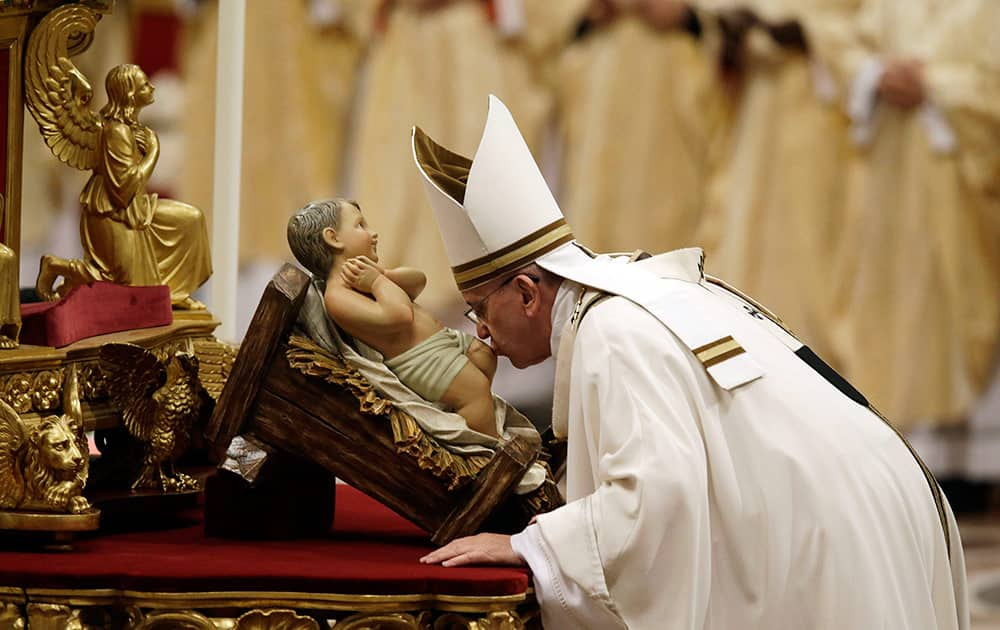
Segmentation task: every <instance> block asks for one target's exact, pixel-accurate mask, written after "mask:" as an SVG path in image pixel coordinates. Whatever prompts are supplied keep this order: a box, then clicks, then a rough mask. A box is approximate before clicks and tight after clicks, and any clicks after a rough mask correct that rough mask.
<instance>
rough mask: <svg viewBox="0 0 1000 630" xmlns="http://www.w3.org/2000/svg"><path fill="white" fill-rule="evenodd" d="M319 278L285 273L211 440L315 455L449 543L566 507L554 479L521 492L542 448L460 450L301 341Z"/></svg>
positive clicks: (516, 526) (239, 364) (262, 308)
mask: <svg viewBox="0 0 1000 630" xmlns="http://www.w3.org/2000/svg"><path fill="white" fill-rule="evenodd" d="M309 282H310V279H309V276H308V275H306V274H305V273H304V272H303V271H301V270H299V269H298V268H297V267H295V266H293V265H285V266H284V267H283V268H282V269H281V270H280V271H279V272H278V273H277V274H276V275H275V276H274V278H273V279H272V280H271V282H270V283H269V284H268V286H267V288H266V289H265V291H264V294H263V296H262V298H261V300H260V304H259V305H258V307H257V311H256V313H255V314H254V317H253V319H252V321H251V323H250V328H249V330H248V332H247V335H246V337H245V338H244V342H243V344H242V346H241V348H240V352H239V355H238V356H237V358H236V362H235V364H234V365H233V369H232V372H231V374H230V378H229V380H228V381H227V384H226V387H225V389H224V390H223V392H222V396H221V398H220V399H219V403H218V405H217V406H216V409H215V413H214V415H213V416H212V419H211V420H210V422H209V424H208V428H207V430H206V437H207V438H208V440H209V441H210V442H211V443H212V444H214V445H215V448H216V449H217V450H218V451H222V450H224V449H225V448H226V447H227V446H228V444H229V442H230V441H231V440H232V438H233V437H234V436H236V435H241V434H242V435H249V436H251V437H253V438H256V439H258V440H260V441H262V442H264V443H265V444H267V445H269V446H272V447H275V448H277V449H279V450H281V451H284V452H286V453H289V454H293V455H297V456H299V457H304V458H306V459H308V460H311V461H313V462H314V463H316V464H318V465H320V466H322V467H323V468H325V469H326V470H328V471H330V472H331V473H333V474H334V475H336V476H337V477H339V478H340V479H343V480H344V481H346V482H348V483H350V484H351V485H353V486H354V487H356V488H358V489H360V490H362V491H363V492H365V493H366V494H368V495H370V496H372V497H374V498H376V499H378V500H379V501H380V502H382V503H384V504H385V505H387V506H389V507H390V508H392V509H393V510H395V511H396V512H397V513H399V514H401V515H402V516H404V517H406V518H407V519H409V520H411V521H412V522H414V523H416V524H417V525H419V526H420V527H422V528H423V529H425V530H426V531H428V532H430V533H431V534H432V537H431V540H432V541H433V542H435V543H437V544H443V543H445V542H447V541H449V540H451V539H453V538H456V537H458V536H463V535H468V534H471V533H474V532H477V531H481V530H484V529H488V530H490V531H500V532H514V531H519V530H520V529H521V528H523V527H524V526H525V525H526V524H527V523H528V521H529V520H530V518H531V517H532V516H533V515H535V514H537V513H540V512H545V511H548V510H551V509H553V508H555V507H557V506H558V505H560V504H561V498H560V497H559V493H558V491H557V490H556V488H555V485H554V484H553V483H552V482H551V480H549V479H547V480H546V481H545V483H544V484H543V485H542V486H541V487H540V488H538V489H537V490H535V491H533V492H531V493H529V494H526V495H514V494H513V490H514V488H515V486H516V485H517V482H518V481H519V480H520V478H521V476H522V475H523V474H524V472H525V470H527V468H528V467H529V466H530V465H531V464H532V463H533V462H534V461H535V460H536V459H537V458H538V456H539V454H540V449H539V448H538V447H537V446H534V445H531V444H529V443H527V442H526V441H525V440H523V439H520V438H515V439H513V440H510V441H506V442H501V444H500V446H499V448H498V449H497V451H496V454H495V455H494V456H493V457H492V458H487V457H483V456H478V457H464V456H462V455H458V454H455V453H452V452H450V451H448V450H447V449H445V448H444V447H443V446H441V445H440V444H438V443H437V442H436V441H435V440H434V439H433V438H432V437H430V436H428V435H427V434H425V433H424V432H423V431H422V430H421V429H420V427H419V425H418V424H417V422H416V421H415V420H414V419H413V418H412V417H411V416H409V415H408V414H407V413H405V412H404V411H402V410H401V409H399V408H397V407H396V406H395V405H393V403H392V401H390V400H387V399H385V398H384V397H382V395H381V394H380V393H379V392H378V391H377V390H376V389H375V388H374V387H373V386H372V385H371V383H369V382H368V381H367V380H366V379H365V378H364V377H363V376H362V375H361V373H360V372H358V371H357V370H355V369H354V368H353V367H352V366H350V365H349V364H348V363H346V362H345V361H344V360H343V359H341V358H340V357H338V356H336V355H334V354H331V353H329V352H327V351H325V350H323V349H322V348H320V347H319V346H318V345H316V344H315V343H313V342H311V341H310V340H308V339H305V338H302V337H297V336H294V335H291V334H290V333H291V330H292V326H293V325H294V323H295V321H296V318H297V316H298V313H299V310H300V309H301V307H302V304H303V301H304V300H305V295H306V292H307V290H308V288H309Z"/></svg>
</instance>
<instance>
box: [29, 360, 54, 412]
mask: <svg viewBox="0 0 1000 630" xmlns="http://www.w3.org/2000/svg"><path fill="white" fill-rule="evenodd" d="M61 387H62V370H42V371H41V372H36V373H35V378H34V380H33V381H32V384H31V403H32V406H33V407H34V409H35V410H36V411H39V412H42V411H52V410H53V409H57V408H58V407H59V393H60V392H59V389H60V388H61Z"/></svg>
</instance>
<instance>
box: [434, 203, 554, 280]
mask: <svg viewBox="0 0 1000 630" xmlns="http://www.w3.org/2000/svg"><path fill="white" fill-rule="evenodd" d="M572 240H573V230H572V229H571V228H570V227H569V224H567V223H566V221H565V219H558V220H556V221H553V222H552V223H549V224H548V225H546V226H544V227H542V228H540V229H538V230H535V231H534V232H532V233H531V234H529V235H527V236H525V237H524V238H522V239H519V240H517V241H515V242H513V243H511V244H510V245H508V246H506V247H504V248H502V249H499V250H497V251H495V252H490V253H489V254H488V255H486V256H483V257H482V258H477V259H476V260H472V261H469V262H467V263H465V264H462V265H458V266H457V267H452V268H451V272H452V273H453V274H454V275H455V284H457V285H458V290H459V291H466V290H468V289H472V288H475V287H478V286H479V285H481V284H486V283H487V282H489V281H490V280H493V279H494V278H498V277H500V276H502V275H503V274H505V273H507V272H509V271H513V270H514V269H518V268H519V267H523V266H524V265H527V264H528V263H530V262H531V261H533V260H535V259H536V258H539V257H540V256H544V255H545V254H547V253H549V252H551V251H552V250H554V249H556V248H557V247H559V246H561V245H565V244H566V243H569V242H570V241H572Z"/></svg>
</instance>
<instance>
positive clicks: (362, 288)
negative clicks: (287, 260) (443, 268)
mask: <svg viewBox="0 0 1000 630" xmlns="http://www.w3.org/2000/svg"><path fill="white" fill-rule="evenodd" d="M288 244H289V246H290V247H291V250H292V253H293V254H294V255H295V258H296V260H298V261H299V263H301V264H302V265H303V266H305V267H306V268H307V269H308V270H309V271H310V272H311V273H312V274H313V277H314V278H315V279H317V280H320V281H321V282H322V280H323V279H325V287H324V289H323V298H324V302H325V305H326V311H327V313H328V314H329V315H330V317H331V318H332V319H333V321H335V322H336V323H337V325H338V326H340V328H342V329H343V330H344V331H345V332H347V333H348V334H349V335H351V336H352V337H354V338H356V339H358V340H360V341H362V342H363V343H365V344H366V345H368V346H370V347H372V348H374V349H375V350H378V351H379V352H380V353H381V354H382V356H383V357H384V362H385V365H386V367H388V368H389V369H390V370H392V372H393V373H394V374H395V375H396V376H397V377H399V380H400V381H401V382H402V383H403V384H404V385H406V386H407V387H409V388H410V389H411V390H413V391H414V392H416V393H417V394H420V395H421V396H422V397H423V398H425V399H426V400H428V401H430V402H441V403H443V404H444V405H446V406H447V407H448V409H449V410H450V411H454V412H455V413H457V414H459V415H461V416H462V417H463V418H465V421H466V422H467V423H468V425H469V428H470V429H472V430H474V431H478V432H480V433H485V434H486V435H492V436H497V435H498V433H497V422H496V418H495V413H494V408H493V396H492V393H491V390H490V383H491V382H492V380H493V375H494V373H495V372H496V361H497V359H496V355H495V354H493V351H492V349H490V347H489V346H487V345H486V344H484V343H483V342H481V341H479V340H478V339H476V338H475V337H473V336H472V335H469V334H467V333H464V332H462V331H459V330H455V329H452V328H447V327H445V326H444V324H442V323H441V322H440V321H438V320H437V319H435V318H434V316H433V315H431V314H430V313H428V312H427V311H426V310H424V309H423V308H421V307H420V306H419V305H418V304H416V303H414V301H413V300H414V299H416V297H417V296H418V295H420V292H421V291H423V289H424V286H425V285H426V284H427V277H426V276H425V275H424V273H423V272H421V271H419V270H418V269H413V268H410V267H398V268H395V269H383V268H382V267H380V266H379V264H378V251H377V245H378V233H376V232H375V231H374V230H372V229H371V228H370V227H369V226H368V222H367V221H366V220H365V217H364V215H363V214H362V213H361V208H360V207H359V206H358V204H357V203H356V202H354V201H348V200H345V199H332V200H326V201H316V202H312V203H309V204H307V205H306V206H305V207H303V208H302V209H301V210H299V211H298V213H296V214H295V215H294V216H292V218H291V219H289V221H288Z"/></svg>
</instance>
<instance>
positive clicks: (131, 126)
mask: <svg viewBox="0 0 1000 630" xmlns="http://www.w3.org/2000/svg"><path fill="white" fill-rule="evenodd" d="M96 23H97V16H96V14H95V13H94V12H93V10H92V9H90V8H88V7H86V6H84V5H80V4H72V5H66V6H64V7H61V8H59V9H56V10H55V11H52V12H51V13H49V14H48V15H46V16H45V18H44V19H43V20H42V22H41V23H40V24H39V26H38V28H37V29H36V30H35V31H34V33H32V36H31V38H30V40H29V41H28V48H27V54H26V59H25V102H26V104H27V107H28V110H29V111H30V112H31V114H32V116H33V117H34V119H35V121H36V122H37V123H38V126H39V129H40V130H41V133H42V136H43V137H44V138H45V142H46V144H47V145H48V146H49V148H50V149H52V152H53V153H54V154H55V156H56V157H58V158H59V159H60V160H61V161H62V162H64V163H66V164H68V165H70V166H73V167H74V168H78V169H81V170H89V171H91V176H90V179H89V180H88V181H87V184H86V186H84V189H83V192H82V193H81V194H80V204H81V206H82V215H81V217H80V238H81V242H82V245H83V252H84V254H83V258H82V259H65V258H59V257H57V256H53V255H45V256H43V257H42V261H41V267H40V269H39V273H38V281H37V283H36V289H37V291H38V293H39V295H40V296H41V297H43V298H45V299H54V298H55V297H56V296H57V295H62V294H64V293H65V292H66V291H68V290H69V289H71V288H73V287H74V286H77V285H80V284H84V283H87V282H93V281H95V280H107V281H111V282H115V283H118V284H125V285H134V286H141V285H159V284H165V285H167V286H169V287H170V293H171V300H172V302H173V304H174V306H175V307H178V308H189V309H193V308H204V305H202V304H201V303H199V302H197V301H196V300H195V299H194V298H192V297H191V294H192V293H193V292H194V291H195V289H197V288H198V287H199V286H201V285H202V284H203V283H204V282H205V281H206V280H207V279H208V277H209V276H210V275H211V273H212V264H211V256H210V253H209V245H208V233H207V231H206V228H205V217H204V215H203V214H202V212H201V210H199V209H198V208H195V207H194V206H191V205H188V204H186V203H182V202H180V201H176V200H173V199H166V198H161V197H158V196H157V195H156V194H155V193H150V192H147V190H146V184H147V182H148V181H149V178H150V175H151V174H152V173H153V168H154V167H155V166H156V162H157V160H158V159H159V156H160V143H159V139H158V138H157V136H156V133H155V132H153V130H152V129H150V128H149V127H147V126H145V125H143V124H142V123H141V122H139V120H138V115H139V112H140V111H141V110H142V108H143V107H146V106H147V105H150V104H151V103H152V102H153V91H154V88H153V85H152V83H150V82H149V79H148V78H147V77H146V74H145V73H144V72H143V71H142V69H141V68H139V67H138V66H136V65H133V64H121V65H119V66H116V67H114V68H112V69H111V71H110V72H109V73H108V76H107V78H106V80H105V86H106V89H107V94H108V102H107V105H105V106H104V107H103V108H102V109H101V110H100V112H94V111H92V110H91V109H90V107H89V105H90V101H91V98H92V96H93V90H92V89H91V87H90V83H89V82H88V81H87V79H86V77H84V76H83V74H82V73H81V72H80V71H79V70H78V69H77V68H76V66H74V65H73V63H72V61H70V59H69V56H70V52H69V47H70V45H71V44H73V45H76V42H77V41H78V40H79V39H80V38H81V37H85V36H87V35H89V34H90V33H91V32H92V31H93V29H94V27H95V26H96ZM76 48H77V49H78V48H79V46H76ZM77 51H78V50H77ZM59 277H62V278H63V282H62V284H60V285H59V287H58V289H57V290H56V289H54V288H53V285H54V284H55V282H56V280H57V279H58V278H59Z"/></svg>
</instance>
